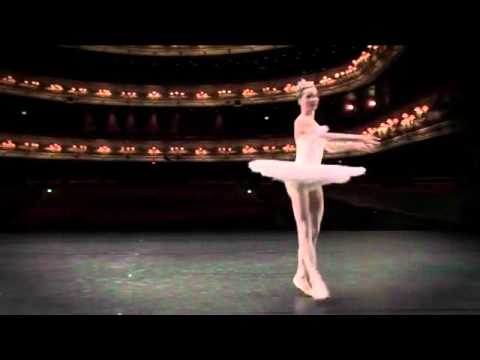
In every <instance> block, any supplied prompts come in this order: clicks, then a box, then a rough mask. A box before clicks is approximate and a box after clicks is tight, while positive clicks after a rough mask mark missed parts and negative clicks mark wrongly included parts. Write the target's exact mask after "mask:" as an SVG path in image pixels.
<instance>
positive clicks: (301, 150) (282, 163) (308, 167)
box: [248, 126, 366, 185]
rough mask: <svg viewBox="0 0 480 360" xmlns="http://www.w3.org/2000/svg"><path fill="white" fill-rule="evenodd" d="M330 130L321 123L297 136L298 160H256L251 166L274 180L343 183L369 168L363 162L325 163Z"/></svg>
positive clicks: (253, 169)
mask: <svg viewBox="0 0 480 360" xmlns="http://www.w3.org/2000/svg"><path fill="white" fill-rule="evenodd" d="M328 130H329V129H328V127H327V126H319V127H318V128H316V130H315V131H313V132H312V133H311V134H306V135H303V136H302V137H301V138H300V139H298V143H297V144H296V145H297V153H296V159H295V161H286V160H270V159H262V160H253V161H250V162H249V163H248V167H249V168H250V169H251V170H252V171H254V172H257V173H260V174H262V175H263V176H267V177H271V178H273V179H274V180H278V181H283V182H295V183H303V184H314V185H328V184H343V183H346V182H348V181H349V180H350V179H351V178H352V177H354V176H360V175H364V174H365V173H366V169H365V168H364V167H362V166H346V165H324V164H322V159H323V152H324V149H325V147H326V146H328V145H327V139H326V137H325V134H326V133H327V132H328ZM331 145H333V144H331Z"/></svg>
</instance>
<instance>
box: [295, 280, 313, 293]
mask: <svg viewBox="0 0 480 360" xmlns="http://www.w3.org/2000/svg"><path fill="white" fill-rule="evenodd" d="M293 285H295V287H296V288H297V289H298V290H300V291H301V292H302V294H304V295H307V296H310V297H312V296H313V295H312V291H311V289H310V288H307V287H306V286H305V283H302V282H301V281H300V280H299V279H297V278H296V277H294V278H293Z"/></svg>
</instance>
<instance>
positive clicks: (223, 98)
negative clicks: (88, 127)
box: [0, 45, 404, 107]
mask: <svg viewBox="0 0 480 360" xmlns="http://www.w3.org/2000/svg"><path fill="white" fill-rule="evenodd" d="M403 49H404V47H403V46H400V45H398V46H386V45H385V46H377V45H375V46H374V47H372V48H369V50H368V51H370V52H363V53H362V55H361V56H360V57H359V60H353V61H352V63H353V64H354V65H348V67H347V65H343V66H340V67H337V68H333V69H330V70H328V71H325V72H320V73H312V74H308V75H303V76H297V77H289V78H282V79H274V80H268V81H257V82H251V83H237V84H222V85H191V86H172V87H165V86H155V85H128V84H113V83H99V82H81V81H76V80H68V79H58V78H50V77H41V76H37V77H34V78H28V79H27V78H22V77H21V76H20V75H15V74H0V93H5V94H11V95H17V96H27V97H34V98H40V99H46V100H53V101H61V102H68V103H83V104H106V105H127V106H155V107H161V106H166V107H182V106H188V107H212V106H238V105H250V104H266V103H276V102H286V101H294V100H295V99H296V92H295V86H293V85H292V84H295V83H296V82H297V81H298V80H299V78H300V77H303V78H306V79H308V80H313V81H314V82H315V84H316V86H317V89H318V91H319V94H320V95H321V96H322V95H331V94H335V93H342V92H347V91H352V90H353V89H355V88H357V87H360V86H363V85H366V84H368V83H371V82H373V81H374V80H375V79H376V78H377V77H378V76H379V75H380V74H381V73H382V72H383V70H384V69H385V68H386V67H387V66H388V65H389V64H390V63H391V62H392V61H393V60H394V59H395V58H396V57H397V56H399V54H400V53H401V52H402V51H403ZM365 54H366V55H368V56H365ZM227 89H228V91H229V92H228V91H226V90H227ZM246 89H250V90H253V92H248V91H245V90H246ZM267 89H268V90H267ZM272 89H275V91H273V90H272ZM222 91H226V92H225V93H222ZM182 93H183V95H181V94H182ZM254 93H255V95H252V94H254ZM205 94H207V95H205Z"/></svg>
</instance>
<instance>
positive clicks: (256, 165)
mask: <svg viewBox="0 0 480 360" xmlns="http://www.w3.org/2000/svg"><path fill="white" fill-rule="evenodd" d="M248 167H249V168H250V169H251V170H252V171H254V172H257V173H260V174H262V175H263V176H267V177H271V178H273V179H274V180H279V181H283V182H286V181H294V182H299V183H307V184H312V183H313V184H317V185H328V184H334V183H338V184H343V183H346V182H348V181H349V180H350V179H351V178H352V177H353V176H360V175H363V174H365V173H366V169H365V168H364V167H362V166H345V165H323V164H320V165H311V164H302V163H298V162H295V161H284V160H254V161H250V162H249V163H248Z"/></svg>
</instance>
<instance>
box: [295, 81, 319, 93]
mask: <svg viewBox="0 0 480 360" xmlns="http://www.w3.org/2000/svg"><path fill="white" fill-rule="evenodd" d="M310 87H315V83H314V82H313V81H307V80H305V79H301V80H300V81H299V82H297V91H298V92H299V93H300V92H302V91H303V90H305V89H307V88H310Z"/></svg>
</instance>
